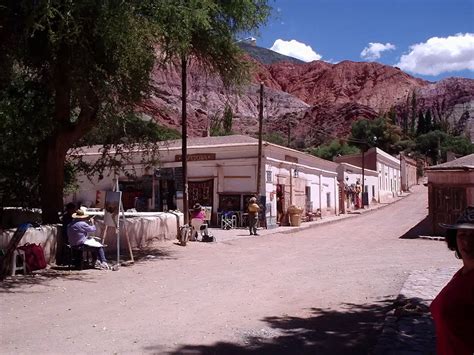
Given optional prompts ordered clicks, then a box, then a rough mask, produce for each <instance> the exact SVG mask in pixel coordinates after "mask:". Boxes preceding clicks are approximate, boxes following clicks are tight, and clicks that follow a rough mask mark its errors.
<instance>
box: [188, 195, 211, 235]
mask: <svg viewBox="0 0 474 355" xmlns="http://www.w3.org/2000/svg"><path fill="white" fill-rule="evenodd" d="M193 219H194V220H198V223H194V222H193ZM205 222H206V212H205V211H204V209H203V208H202V206H201V205H200V204H199V203H196V204H194V206H193V210H192V212H191V225H192V226H193V235H192V236H191V240H197V238H198V234H199V233H201V235H206V236H208V235H209V231H208V228H207V224H206V223H205Z"/></svg>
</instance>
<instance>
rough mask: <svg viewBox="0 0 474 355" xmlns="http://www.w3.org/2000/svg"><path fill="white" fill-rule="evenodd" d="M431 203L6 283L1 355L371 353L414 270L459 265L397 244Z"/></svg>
mask: <svg viewBox="0 0 474 355" xmlns="http://www.w3.org/2000/svg"><path fill="white" fill-rule="evenodd" d="M426 195H427V194H426V190H425V189H424V188H422V187H419V188H417V189H416V192H415V193H413V194H412V195H410V196H409V197H407V198H405V199H403V200H401V201H399V202H397V203H395V204H392V205H390V206H388V207H385V208H383V209H380V210H376V211H373V212H370V213H367V214H363V215H360V216H357V217H354V218H351V219H345V220H341V221H339V222H337V223H332V224H328V225H320V226H318V227H316V228H312V229H309V230H304V231H300V232H297V233H294V234H272V235H266V236H260V237H253V238H243V239H236V240H230V241H225V242H218V243H189V244H188V246H187V247H185V248H184V247H180V246H178V245H175V244H174V243H172V242H162V243H159V244H156V245H155V248H153V249H152V250H149V251H148V252H147V253H148V254H151V255H153V257H150V258H143V259H142V260H141V261H139V262H137V263H136V264H135V265H133V266H130V267H122V268H120V270H119V271H116V272H113V271H100V270H86V271H72V272H69V271H65V272H48V273H46V274H44V275H36V276H34V277H33V276H30V277H26V278H24V277H18V278H17V279H16V280H10V281H7V282H4V283H3V284H1V287H0V297H1V305H0V314H1V324H0V327H1V332H0V334H1V335H0V337H1V338H0V353H2V354H3V353H4V354H10V353H15V354H20V353H23V354H31V353H37V354H43V353H48V354H56V353H58V354H66V353H68V354H71V353H96V354H97V353H109V354H112V353H118V354H131V353H156V354H168V353H173V354H174V353H175V354H242V353H243V354H247V353H248V354H250V353H252V354H265V353H269V354H270V353H271V354H314V353H318V354H339V353H347V354H349V353H350V354H357V353H360V354H366V353H370V351H371V349H372V348H373V346H374V344H375V342H376V340H377V336H378V335H379V331H380V327H381V324H382V322H383V319H384V316H385V313H386V312H387V311H388V309H389V308H390V307H391V305H392V302H393V300H394V299H395V297H396V296H397V295H398V293H399V291H400V289H401V287H402V285H403V283H404V281H405V279H406V278H407V275H408V273H409V272H410V271H412V270H431V269H433V268H437V267H446V266H457V265H459V261H458V260H456V259H455V258H454V257H453V255H452V253H451V252H449V251H448V250H447V248H446V247H445V245H444V243H443V242H439V241H431V240H422V239H404V238H400V237H401V236H403V235H404V234H405V233H406V232H407V231H408V230H410V229H411V228H412V227H414V226H416V225H417V224H418V223H419V222H420V221H421V220H423V218H424V217H425V216H426V214H427V209H426V208H427V201H426ZM223 233H224V232H223Z"/></svg>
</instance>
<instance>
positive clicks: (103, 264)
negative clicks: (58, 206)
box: [67, 209, 110, 269]
mask: <svg viewBox="0 0 474 355" xmlns="http://www.w3.org/2000/svg"><path fill="white" fill-rule="evenodd" d="M72 219H73V220H72V222H71V223H69V225H68V227H67V236H68V240H69V244H70V245H71V247H75V246H80V245H87V246H88V247H92V248H94V250H97V261H96V265H95V266H96V267H97V268H99V269H110V267H109V265H108V264H107V259H106V258H105V253H104V248H103V245H102V244H101V243H99V242H98V241H97V240H95V239H94V238H91V237H89V233H94V232H95V231H96V228H95V225H94V220H93V218H92V216H90V215H88V214H86V213H85V212H84V211H83V210H81V209H79V210H77V211H76V213H74V214H73V215H72Z"/></svg>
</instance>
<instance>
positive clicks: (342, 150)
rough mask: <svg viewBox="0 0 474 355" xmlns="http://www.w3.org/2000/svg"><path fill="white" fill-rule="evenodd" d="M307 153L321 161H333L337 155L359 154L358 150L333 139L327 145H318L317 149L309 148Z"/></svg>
mask: <svg viewBox="0 0 474 355" xmlns="http://www.w3.org/2000/svg"><path fill="white" fill-rule="evenodd" d="M307 151H308V153H310V154H312V155H315V156H317V157H320V158H322V159H327V160H333V159H334V157H336V156H339V155H348V154H356V153H359V152H360V149H359V148H357V147H355V146H352V145H349V144H347V143H346V142H344V141H342V140H340V139H334V140H332V141H331V142H329V143H326V144H322V145H320V146H319V147H316V148H309V149H308V150H307Z"/></svg>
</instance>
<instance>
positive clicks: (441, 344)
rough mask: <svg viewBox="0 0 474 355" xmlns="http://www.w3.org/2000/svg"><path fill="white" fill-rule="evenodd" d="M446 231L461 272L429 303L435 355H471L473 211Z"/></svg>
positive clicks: (473, 341)
mask: <svg viewBox="0 0 474 355" xmlns="http://www.w3.org/2000/svg"><path fill="white" fill-rule="evenodd" d="M441 226H442V227H444V228H447V235H446V242H447V244H448V248H449V249H450V250H453V251H455V253H456V257H457V258H459V259H461V260H462V263H463V266H462V268H461V269H460V270H459V271H458V272H456V274H455V275H454V276H453V278H452V279H451V281H449V283H448V284H447V285H446V286H445V287H444V288H443V289H442V290H441V292H440V293H439V294H438V296H436V298H435V299H434V301H433V302H432V303H431V306H430V310H431V314H432V316H433V319H434V321H435V326H436V349H437V353H438V354H470V355H472V354H474V207H468V208H467V209H466V210H465V211H464V212H463V213H462V215H461V216H460V217H459V219H458V220H457V221H456V223H455V224H451V225H448V224H441Z"/></svg>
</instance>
